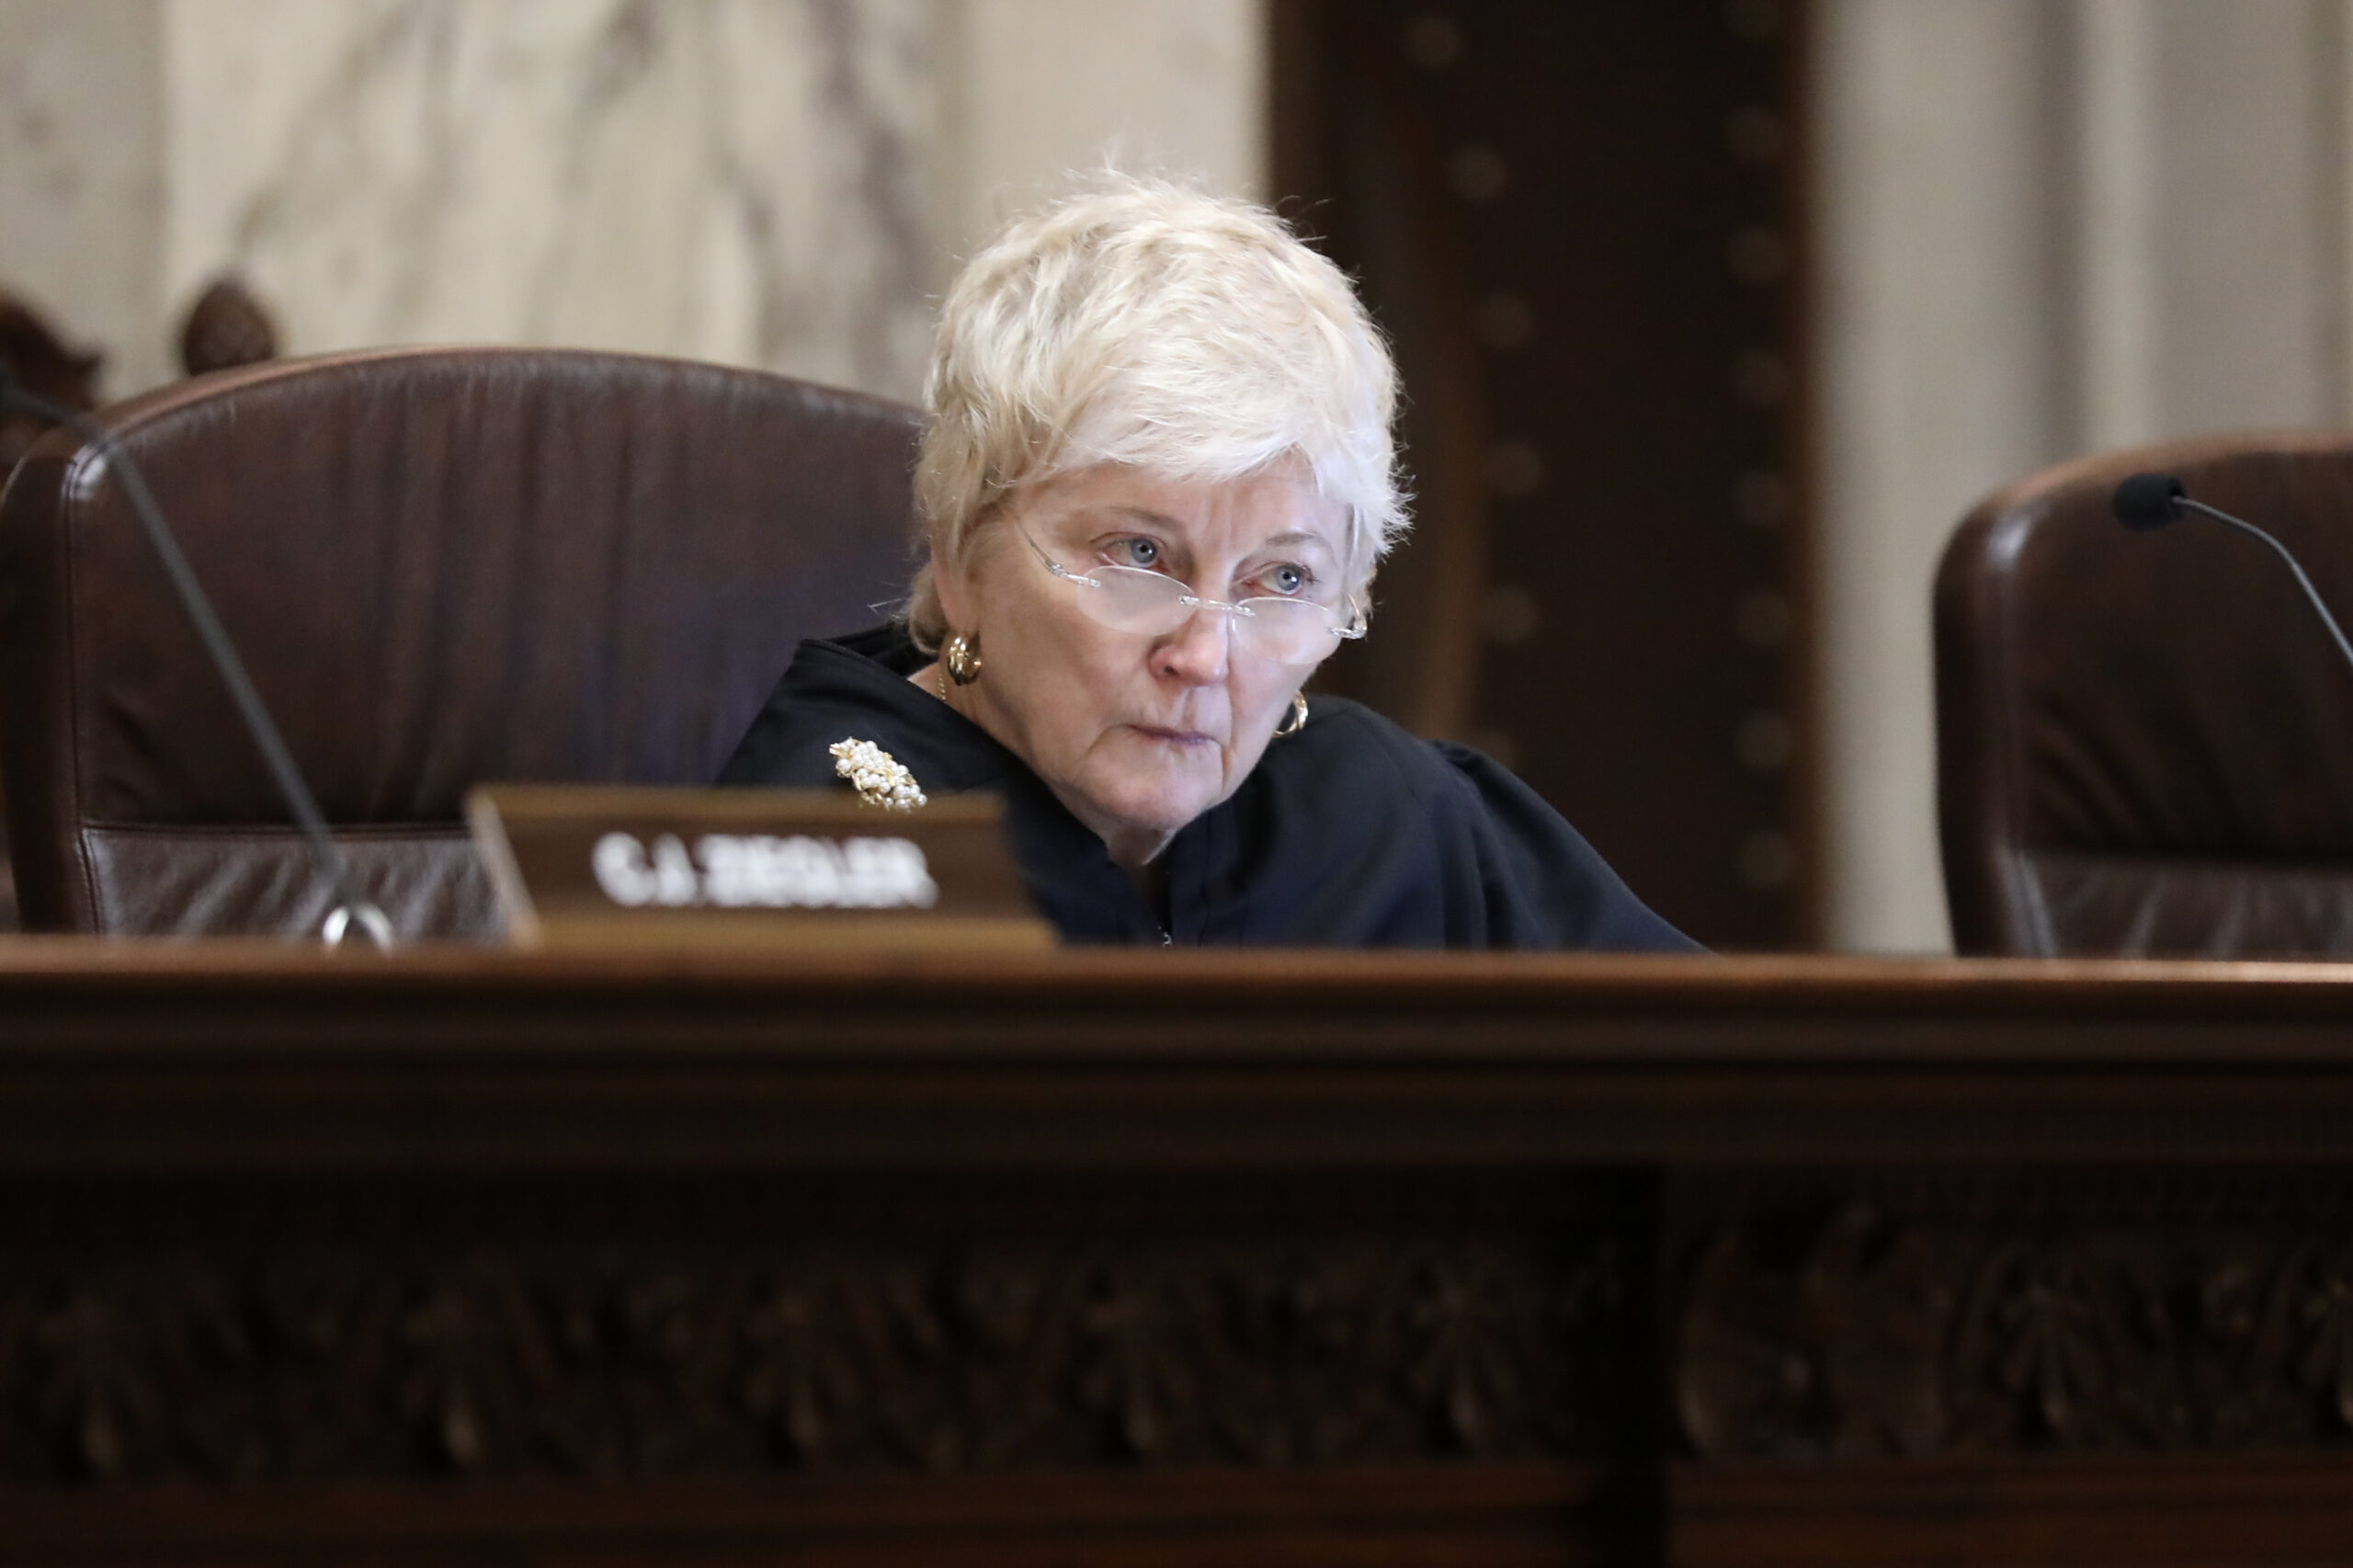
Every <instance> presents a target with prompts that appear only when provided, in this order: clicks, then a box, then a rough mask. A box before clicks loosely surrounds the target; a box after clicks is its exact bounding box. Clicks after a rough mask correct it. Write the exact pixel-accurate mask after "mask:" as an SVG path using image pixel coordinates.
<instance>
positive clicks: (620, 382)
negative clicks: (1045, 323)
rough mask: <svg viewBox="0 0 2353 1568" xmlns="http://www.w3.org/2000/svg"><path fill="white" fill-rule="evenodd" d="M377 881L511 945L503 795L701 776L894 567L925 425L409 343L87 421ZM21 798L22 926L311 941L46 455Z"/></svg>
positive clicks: (26, 613) (24, 602) (281, 364)
mask: <svg viewBox="0 0 2353 1568" xmlns="http://www.w3.org/2000/svg"><path fill="white" fill-rule="evenodd" d="M99 418H100V419H101V421H102V422H103V423H104V424H106V425H107V426H108V427H109V428H110V429H111V430H112V431H113V432H114V434H115V435H116V437H118V438H119V440H121V441H122V443H123V444H124V445H125V447H126V448H127V449H129V450H130V452H131V454H132V456H133V457H134V458H135V459H136V460H137V461H138V462H139V464H140V466H141V468H142V470H143V471H144V472H145V473H146V475H147V477H148V479H149V482H150V483H151V484H152V485H153V488H154V491H155V494H157V496H158V497H159V498H160V499H161V501H162V503H163V505H164V507H165V510H166V512H167V513H168V514H169V517H170V519H171V521H172V524H173V526H174V528H176V531H177V533H178V535H179V538H180V540H181V542H182V544H183V546H184V547H185V549H186V551H187V552H188V558H189V561H190V562H191V563H192V564H193V566H194V567H195V570H196V573H197V574H198V576H199V578H200V579H201V580H202V581H203V583H204V585H205V587H206V589H207V591H208V592H209V593H210V596H211V597H212V600H213V603H214V604H215V606H216V607H217V608H218V609H219V611H220V614H221V619H222V622H223V623H224V624H225V625H226V627H227V629H228V631H229V634H230V636H231V638H232V639H233V641H234V642H236V644H237V646H238V648H239V650H240V651H241V653H243V655H244V660H245V662H246V664H247V665H248V666H249V667H250V669H251V671H252V674H253V677H254V682H255V684H256V687H258V688H259V689H260V692H261V694H262V696H263V698H264V699H265V700H266V701H267V703H268V705H269V707H270V708H271V710H273V711H274V712H275V713H276V714H277V716H278V722H279V724H280V726H281V727H282V728H283V729H284V730H285V732H286V735H287V740H288V742H289V744H290V746H291V748H292V750H293V753H294V756H295V758H296V760H297V761H298V762H299V763H300V764H301V768H302V771H303V773H304V774H305V775H306V776H307V777H308V778H309V780H310V782H311V785H312V788H313V790H315V791H316V792H317V794H318V797H319V800H320V803H321V805H322V806H323V808H324V812H325V813H326V816H327V818H328V820H329V822H330V823H331V824H335V829H336V834H337V837H338V838H339V839H340V841H341V842H342V844H343V846H344V848H345V850H346V853H347V855H348V856H349V857H350V858H351V861H352V864H353V869H354V871H355V873H356V875H357V876H358V879H359V881H360V882H361V883H362V884H363V887H364V888H365V890H367V891H369V892H370V893H371V894H372V896H373V897H374V898H375V899H376V900H377V901H378V902H379V903H381V904H382V906H383V908H384V909H385V911H386V912H387V913H388V914H389V915H391V916H392V920H393V923H394V926H395V928H396V929H398V930H399V931H400V932H401V933H402V934H403V935H404V936H406V937H484V936H489V935H492V934H494V932H495V931H496V929H497V915H496V912H495V909H494V903H493V900H492V897H491V893H490V889H489V886H488V883H487V881H486V880H485V879H484V877H483V873H482V871H481V869H480V868H479V866H478V865H477V863H476V861H475V858H474V856H473V852H472V847H471V846H470V845H469V844H468V841H467V838H466V833H465V829H464V827H463V825H462V824H461V822H460V812H461V809H462V802H463V801H464V797H465V794H466V791H467V790H468V788H469V787H470V786H472V784H474V783H475V782H476V781H478V780H483V779H499V778H513V779H582V780H605V781H616V782H628V783H641V784H699V783H704V782H708V781H709V780H710V778H712V777H713V776H714V775H716V774H717V772H718V771H719V767H720V765H721V764H722V762H724V761H725V760H726V758H727V756H728V754H729V752H730V751H731V750H732V749H733V747H734V745H735V744H736V742H737V741H738V740H739V739H740V738H741V737H742V735H743V733H744V731H745V728H746V727H747V726H748V725H749V724H750V722H751V720H752V717H753V715H754V714H755V713H756V711H757V710H758V709H759V706H760V703H761V701H762V700H763V699H765V698H766V697H767V693H768V690H769V688H770V687H772V686H773V685H774V683H775V681H776V679H777V676H779V674H780V673H781V672H782V671H783V669H784V666H785V665H786V664H787V662H789V660H790V657H791V654H792V650H793V645H794V643H795V642H797V641H798V640H799V639H801V638H802V637H807V636H823V635H828V634H833V633H838V632H842V631H849V630H852V629H854V628H857V627H859V626H862V625H867V624H870V623H872V622H873V621H876V620H878V619H881V614H880V612H879V611H878V609H877V608H875V607H877V606H878V605H881V604H882V603H883V602H885V601H888V600H891V599H892V598H894V597H896V596H897V595H898V593H899V591H900V589H901V586H902V585H903V584H904V580H905V577H906V573H907V568H908V564H909V540H910V538H911V528H910V518H911V512H912V503H911V494H912V492H911V489H910V483H909V473H910V465H911V460H912V457H913V453H914V446H915V438H916V434H917V431H918V428H919V420H918V416H917V415H916V414H915V411H913V410H911V409H908V408H904V407H902V406H899V405H897V404H893V403H883V402H881V401H878V400H875V399H872V398H866V397H860V396H858V395H855V394H852V393H848V392H833V391H828V390H826V389H824V388H821V387H815V386H810V385H807V384H804V383H802V382H800V381H789V380H786V379H784V378H782V377H779V376H772V375H765V374H760V373H758V372H756V371H750V370H741V369H724V368H722V367H718V366H713V365H698V364H686V363H680V362H676V361H672V360H665V359H653V358H638V357H633V356H625V355H614V354H597V353H585V352H568V351H549V350H538V349H506V348H471V349H425V350H387V351H381V352H372V353H360V354H346V355H337V356H334V357H330V358H318V359H310V360H292V361H278V362H274V363H270V364H266V365H259V366H254V367H250V368H247V369H238V370H231V371H225V372H222V373H220V374H217V375H213V376H209V377H204V378H201V379H199V380H197V381H188V382H184V383H181V384H179V385H176V386H173V387H170V388H167V389H165V390H164V391H161V392H155V393H153V394H151V395H148V396H145V397H142V398H138V399H135V400H133V401H131V402H129V403H121V404H118V405H116V406H114V407H112V408H110V409H108V410H106V411H105V412H104V413H103V414H102V415H99ZM0 668H5V669H6V672H7V676H6V680H5V681H0V775H5V782H6V791H5V793H6V805H7V816H8V828H9V833H10V835H11V836H12V838H13V840H14V843H15V846H16V861H17V887H18V890H19V892H20V895H21V898H22V901H23V905H24V913H25V920H26V925H27V926H28V928H30V929H37V930H64V931H85V932H107V933H112V932H121V933H183V934H199V933H205V934H209V933H221V934H228V933H278V934H288V935H291V934H296V933H307V932H309V931H312V930H314V929H315V928H316V926H317V924H318V922H319V920H320V918H321V917H322V915H324V911H325V908H326V905H327V898H326V894H325V892H324V889H322V888H321V887H319V886H318V885H317V882H316V881H315V879H314V878H313V875H312V872H311V867H310V862H309V860H308V859H307V858H306V857H305V855H304V851H303V847H302V845H301V841H300V839H299V837H298V835H296V834H295V833H294V831H293V829H292V828H291V827H290V825H289V820H290V819H289V818H288V816H287V813H286V811H285V808H284V807H283V805H282V804H281V803H280V801H279V799H278V794H277V792H276V790H273V789H272V788H271V785H270V781H269V778H268V776H267V773H266V772H265V771H264V769H263V766H262V763H261V760H260V758H259V756H257V755H256V752H255V750H254V747H253V744H252V743H251V742H250V741H249V740H248V739H247V738H246V736H245V733H244V731H243V730H242V729H241V728H240V727H239V724H238V722H237V719H236V716H235V713H234V710H233V708H232V707H231V705H230V701H229V698H228V696H227V694H226V693H225V692H224V690H223V689H222V685H221V682H220V679H219V677H218V676H216V675H215V674H214V673H213V671H212V669H211V668H210V665H208V664H207V663H206V661H205V659H204V657H203V654H202V653H201V651H200V648H199V644H198V642H197V640H196V637H195V635H194V633H193V632H192V631H190V630H189V627H188V618H187V617H186V616H185V615H184V614H183V613H182V612H181V610H180V608H179V606H178V605H177V604H176V602H175V601H174V600H173V599H172V597H170V594H169V591H168V589H167V586H166V584H165V578H164V575H163V573H162V570H161V568H160V567H159V566H158V565H157V563H156V562H155V559H154V557H153V553H152V551H150V549H149V547H148V544H147V541H146V540H145V538H144V537H143V536H142V533H141V532H140V529H139V528H138V525H137V522H136V520H135V519H134V517H132V515H131V511H130V510H129V508H128V506H126V505H125V503H124V501H123V498H122V494H121V492H120V491H119V489H118V488H117V487H116V486H115V485H113V484H112V483H104V482H102V479H101V474H100V470H99V465H98V464H97V461H96V460H95V457H94V455H92V454H86V453H77V451H76V443H75V442H74V440H73V439H72V438H71V437H68V436H66V435H64V434H63V433H62V432H53V433H51V435H50V436H48V437H44V438H43V439H42V440H41V442H40V444H39V445H37V446H36V447H35V448H34V449H33V451H32V452H31V454H30V455H29V456H28V458H27V460H26V461H25V463H24V464H23V466H22V467H21V468H20V469H19V470H18V472H17V474H16V475H15V477H14V479H13V481H12V482H11V483H10V484H9V486H8V489H7V492H6V496H5V498H0Z"/></svg>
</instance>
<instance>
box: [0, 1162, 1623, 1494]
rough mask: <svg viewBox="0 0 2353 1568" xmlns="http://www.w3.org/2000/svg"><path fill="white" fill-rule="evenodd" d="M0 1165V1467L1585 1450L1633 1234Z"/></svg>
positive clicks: (1187, 1201)
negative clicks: (56, 1181)
mask: <svg viewBox="0 0 2353 1568" xmlns="http://www.w3.org/2000/svg"><path fill="white" fill-rule="evenodd" d="M159 1190H160V1188H159V1187H155V1186H138V1185H133V1184H127V1183H126V1184H122V1185H117V1186H106V1185H93V1184H87V1183H83V1184H72V1185H30V1186H28V1185H27V1184H23V1183H16V1184H11V1185H10V1186H8V1187H6V1191H5V1194H0V1484H15V1485H25V1484H35V1485H40V1484H54V1483H59V1482H109V1483H125V1482H156V1481H164V1480H196V1481H199V1482H208V1483H211V1482H233V1483H253V1482H275V1481H286V1480H304V1481H311V1480H335V1479H352V1478H361V1479H399V1478H406V1477H423V1476H431V1475H437V1474H451V1473H463V1474H483V1475H506V1476H515V1475H528V1474H547V1475H552V1476H561V1477H591V1478H670V1477H687V1476H725V1475H755V1474H759V1473H763V1472H769V1471H827V1472H845V1473H847V1472H868V1473H892V1472H897V1473H910V1472H915V1473H921V1472H938V1471H1009V1470H1022V1469H1034V1468H1040V1467H1044V1468H1063V1469H1066V1468H1072V1467H1080V1468H1084V1467H1090V1466H1137V1465H1142V1466H1165V1465H1187V1466H1201V1465H1209V1466H1256V1467H1264V1466H1292V1465H1326V1464H1343V1463H1350V1464H1361V1463H1381V1462H1390V1461H1404V1460H1431V1459H1447V1458H1463V1457H1475V1458H1480V1459H1489V1460H1529V1459H1551V1458H1563V1457H1574V1456H1590V1455H1598V1454H1606V1453H1608V1452H1610V1451H1612V1450H1613V1449H1614V1447H1615V1446H1616V1445H1617V1444H1619V1443H1620V1442H1621V1441H1622V1438H1623V1434H1624V1433H1625V1432H1626V1431H1627V1430H1628V1427H1629V1419H1628V1417H1629V1412H1630V1408H1631V1406H1630V1399H1631V1394H1630V1391H1631V1389H1632V1388H1634V1387H1635V1386H1636V1383H1637V1380H1638V1375H1639V1370H1640V1369H1639V1367H1638V1366H1637V1365H1636V1363H1635V1358H1634V1357H1632V1356H1631V1355H1630V1354H1629V1353H1628V1346H1629V1344H1630V1337H1631V1328H1630V1325H1631V1321H1632V1313H1631V1295H1632V1293H1633V1289H1634V1287H1633V1283H1632V1281H1631V1278H1630V1272H1629V1270H1630V1260H1631V1258H1632V1256H1634V1254H1633V1251H1632V1243H1631V1239H1630V1236H1629V1234H1628V1233H1627V1230H1626V1227H1625V1224H1624V1222H1623V1221H1622V1218H1621V1217H1620V1216H1619V1215H1618V1214H1617V1213H1616V1212H1614V1210H1612V1208H1611V1207H1610V1205H1609V1204H1608V1203H1598V1204H1597V1202H1596V1200H1594V1199H1593V1198H1592V1196H1591V1195H1590V1193H1586V1192H1578V1191H1571V1190H1568V1189H1564V1188H1556V1187H1547V1186H1537V1187H1530V1186H1529V1185H1528V1184H1525V1183H1507V1184H1502V1185H1500V1186H1495V1185H1485V1186H1482V1185H1478V1184H1464V1183H1459V1182H1458V1183H1449V1182H1439V1183H1435V1184H1433V1183H1415V1184H1411V1185H1405V1184H1400V1183H1397V1182H1394V1181H1373V1182H1366V1183H1349V1184H1344V1185H1342V1184H1334V1183H1331V1182H1329V1181H1311V1182H1308V1183H1305V1184H1303V1185H1302V1183H1300V1182H1299V1181H1297V1180H1291V1181H1288V1182H1283V1183H1280V1184H1277V1183H1273V1182H1267V1183H1263V1184H1262V1183H1251V1182H1237V1181H1233V1180H1223V1179H1222V1180H1219V1181H1215V1182H1180V1181H1175V1180H1169V1181H1160V1182H1154V1181H1145V1180H1141V1179H1139V1180H1132V1181H1111V1182H1095V1181H1084V1182H1077V1181H1047V1180H1042V1179H1041V1180H1037V1181H1029V1182H1013V1181H992V1182H983V1183H977V1184H975V1183H959V1184H955V1185H954V1186H953V1187H951V1188H949V1189H945V1190H944V1189H943V1187H941V1186H931V1187H926V1186H924V1185H922V1184H919V1183H915V1182H903V1181H896V1180H888V1179H881V1178H872V1179H858V1180H850V1179H841V1180H827V1181H810V1182H780V1181H779V1180H777V1179H775V1178H759V1179H753V1180H744V1181H727V1180H721V1179H716V1178H712V1179H701V1178H698V1179H693V1180H676V1181H667V1180H665V1181H644V1180H640V1181H636V1182H632V1183H631V1184H629V1185H628V1186H626V1187H623V1186H620V1185H616V1184H614V1183H612V1182H596V1181H585V1180H584V1181H580V1182H548V1181H538V1182H533V1183H500V1182H494V1181H489V1180H484V1181H482V1182H476V1183H465V1184H450V1183H443V1184H440V1185H438V1186H432V1187H424V1188H419V1187H414V1186H411V1187H395V1186H392V1185H387V1184H367V1183H354V1182H327V1183H323V1184H310V1185H304V1186H301V1187H293V1186H286V1185H278V1184H272V1183H267V1182H258V1181H249V1182H223V1181H208V1182H201V1183H197V1184H194V1185H193V1186H185V1185H184V1186H176V1187H172V1188H170V1189H169V1190H170V1191H171V1192H172V1196H171V1198H170V1199H169V1200H168V1202H165V1203H162V1204H159V1203H158V1202H157V1201H156V1200H155V1199H156V1194H157V1192H158V1191H159Z"/></svg>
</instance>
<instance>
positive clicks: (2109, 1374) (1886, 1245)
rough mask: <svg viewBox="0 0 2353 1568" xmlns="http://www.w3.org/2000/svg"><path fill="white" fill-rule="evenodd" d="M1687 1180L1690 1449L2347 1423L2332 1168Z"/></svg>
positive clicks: (2156, 1449) (2346, 1316) (2348, 1426)
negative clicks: (1769, 1183) (1769, 1182)
mask: <svg viewBox="0 0 2353 1568" xmlns="http://www.w3.org/2000/svg"><path fill="white" fill-rule="evenodd" d="M1744 1188H1745V1190H1744ZM1684 1201H1685V1202H1686V1203H1687V1204H1688V1205H1689V1210H1688V1211H1689V1212H1691V1213H1693V1214H1694V1216H1695V1219H1694V1221H1693V1222H1692V1223H1691V1224H1690V1228H1689V1229H1688V1231H1687V1233H1686V1237H1687V1239H1686V1241H1685V1244H1684V1245H1683V1247H1682V1249H1681V1256H1682V1259H1683V1267H1684V1273H1683V1276H1682V1287H1681V1294H1680V1299H1679V1306H1678V1310H1677V1347H1676V1351H1675V1362H1676V1365H1675V1377H1674V1387H1675V1398H1676V1402H1677V1414H1678V1416H1679V1418H1680V1424H1681V1427H1682V1432H1683V1436H1684V1437H1685V1439H1686V1441H1687V1442H1688V1444H1689V1446H1690V1448H1691V1449H1693V1450H1694V1451H1695V1452H1697V1453H1698V1454H1699V1455H1700V1456H1701V1457H1703V1458H1711V1459H1716V1458H1776V1459H1836V1460H1848V1459H1877V1458H1912V1459H1918V1458H1927V1457H1930V1456H1938V1455H1972V1454H1978V1455H1985V1454H2018V1453H2029V1452H2043V1451H2054V1452H2086V1453H2088V1452H2119V1451H2121V1452H2144V1453H2178V1452H2196V1451H2216V1450H2246V1449H2273V1448H2279V1449H2285V1448H2299V1449H2313V1448H2342V1447H2348V1446H2353V1177H2348V1176H2344V1175H2341V1174H2336V1173H2325V1172H2324V1173H2301V1174H2299V1173H2284V1172H2280V1173H2264V1172H2236V1173H2232V1172H2215V1171H2198V1170H2194V1169H2193V1170H2183V1171H2175V1172H2169V1173H2165V1174H2133V1173H2116V1172H2075V1173H2045V1174H2037V1175H2022V1174H2021V1175H2008V1176H1990V1175H1987V1176H1854V1177H1847V1178H1841V1179H1839V1180H1837V1181H1835V1182H1833V1181H1828V1180H1826V1179H1825V1180H1823V1181H1819V1182H1816V1183H1813V1184H1811V1186H1803V1185H1801V1186H1792V1185H1790V1184H1789V1183H1786V1182H1784V1183H1778V1184H1775V1187H1774V1188H1772V1189H1762V1190H1760V1188H1759V1187H1757V1186H1756V1184H1720V1185H1717V1184H1711V1185H1708V1186H1702V1187H1698V1188H1696V1189H1694V1191H1693V1192H1692V1193H1691V1194H1689V1195H1687V1197H1686V1199H1685V1200H1684ZM1711 1209H1713V1210H1717V1211H1718V1213H1717V1216H1716V1217H1715V1218H1713V1219H1704V1218H1697V1216H1700V1215H1704V1214H1705V1213H1706V1211H1707V1210H1711Z"/></svg>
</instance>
